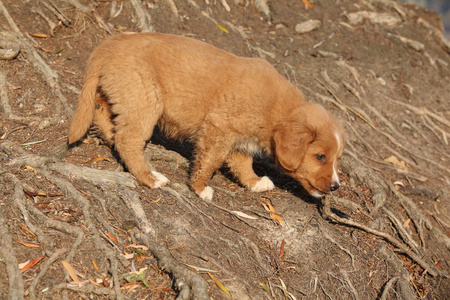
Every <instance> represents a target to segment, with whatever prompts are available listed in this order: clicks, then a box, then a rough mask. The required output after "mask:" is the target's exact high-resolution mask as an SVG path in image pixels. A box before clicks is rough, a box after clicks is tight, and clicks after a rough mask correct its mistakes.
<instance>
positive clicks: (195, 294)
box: [133, 228, 210, 300]
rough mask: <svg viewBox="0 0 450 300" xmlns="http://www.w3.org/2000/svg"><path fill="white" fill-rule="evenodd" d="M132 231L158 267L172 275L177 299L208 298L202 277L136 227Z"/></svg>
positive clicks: (198, 299) (197, 299)
mask: <svg viewBox="0 0 450 300" xmlns="http://www.w3.org/2000/svg"><path fill="white" fill-rule="evenodd" d="M133 233H134V236H135V237H136V238H137V239H138V240H139V241H140V242H141V243H142V244H144V245H145V246H147V247H148V249H149V251H150V252H151V253H152V254H153V256H154V257H155V258H156V259H157V260H158V265H159V267H160V268H161V269H163V270H165V271H166V272H168V273H170V274H172V276H173V277H174V279H175V287H176V288H177V289H178V290H179V291H180V293H179V295H178V297H177V300H185V299H186V300H187V299H191V298H192V299H196V300H208V299H210V298H209V296H208V293H207V284H206V282H205V280H204V279H203V278H201V277H200V276H199V275H197V274H196V273H194V272H193V271H191V270H189V269H187V268H186V267H185V266H184V265H182V264H181V263H179V262H178V261H176V260H175V259H173V258H172V256H171V254H170V252H169V251H168V250H167V249H166V248H165V247H163V246H161V245H159V244H157V243H155V242H153V241H152V240H151V239H150V238H149V237H148V236H147V235H146V234H144V233H142V232H141V231H139V230H137V229H136V228H135V229H133Z"/></svg>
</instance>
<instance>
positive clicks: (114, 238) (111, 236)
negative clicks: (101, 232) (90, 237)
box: [105, 232, 119, 244]
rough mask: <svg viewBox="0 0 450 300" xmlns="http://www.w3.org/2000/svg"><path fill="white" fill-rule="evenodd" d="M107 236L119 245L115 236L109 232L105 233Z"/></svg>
mask: <svg viewBox="0 0 450 300" xmlns="http://www.w3.org/2000/svg"><path fill="white" fill-rule="evenodd" d="M105 235H106V236H107V237H108V238H109V239H111V240H112V241H113V242H114V243H116V244H118V243H119V242H118V241H117V238H116V237H115V236H113V235H112V234H109V233H107V232H105Z"/></svg>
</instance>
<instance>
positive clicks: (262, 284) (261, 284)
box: [259, 282, 270, 293]
mask: <svg viewBox="0 0 450 300" xmlns="http://www.w3.org/2000/svg"><path fill="white" fill-rule="evenodd" d="M259 285H260V286H261V287H262V288H263V289H264V290H265V291H266V292H268V293H270V290H269V287H268V286H267V285H266V284H264V283H261V282H259Z"/></svg>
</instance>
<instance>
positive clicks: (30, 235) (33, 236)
mask: <svg viewBox="0 0 450 300" xmlns="http://www.w3.org/2000/svg"><path fill="white" fill-rule="evenodd" d="M20 229H22V231H23V232H25V234H26V235H28V236H29V237H32V238H33V239H35V238H36V234H34V232H33V231H31V230H30V229H28V228H27V227H26V226H25V225H22V224H21V225H20Z"/></svg>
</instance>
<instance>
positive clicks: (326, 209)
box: [322, 196, 439, 276]
mask: <svg viewBox="0 0 450 300" xmlns="http://www.w3.org/2000/svg"><path fill="white" fill-rule="evenodd" d="M329 197H330V196H326V197H325V198H324V200H323V212H322V213H323V216H324V218H327V219H331V220H334V221H336V222H337V223H341V224H345V225H348V226H352V227H356V228H359V229H361V230H364V231H366V232H368V233H371V234H374V235H376V236H379V237H381V238H383V239H385V240H386V241H388V242H389V243H390V244H392V245H393V246H395V247H397V248H398V249H399V250H400V251H401V252H402V253H404V254H405V255H407V256H409V257H410V258H411V259H412V260H414V261H415V262H417V263H418V264H419V265H420V266H421V267H422V268H424V269H425V270H426V271H427V272H428V273H429V274H430V275H431V276H437V275H439V272H438V270H436V269H435V268H434V267H431V266H430V265H429V264H428V263H427V262H425V261H424V260H423V259H422V258H421V257H419V256H418V255H417V254H416V253H414V252H413V251H411V250H410V249H408V247H407V246H405V245H404V244H402V243H401V242H400V241H398V240H397V239H396V238H394V237H393V236H392V235H390V234H388V233H385V232H382V231H379V230H375V229H372V228H370V227H367V226H365V225H363V224H360V223H357V222H355V221H352V220H350V219H345V218H341V217H339V216H338V215H336V214H335V213H333V212H332V211H331V207H330V199H329Z"/></svg>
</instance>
